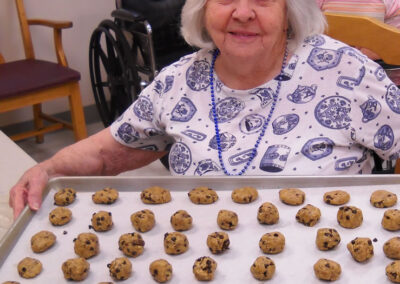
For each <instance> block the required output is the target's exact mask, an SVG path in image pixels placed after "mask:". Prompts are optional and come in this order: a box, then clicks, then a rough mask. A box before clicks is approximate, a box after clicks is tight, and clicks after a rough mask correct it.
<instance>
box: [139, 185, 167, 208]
mask: <svg viewBox="0 0 400 284" xmlns="http://www.w3.org/2000/svg"><path fill="white" fill-rule="evenodd" d="M140 199H142V202H143V203H146V204H162V203H167V202H170V201H171V193H170V192H169V190H168V189H165V188H162V187H160V186H151V187H149V188H146V189H145V190H143V191H142V193H141V194H140Z"/></svg>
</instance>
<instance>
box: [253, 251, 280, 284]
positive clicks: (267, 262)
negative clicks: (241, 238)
mask: <svg viewBox="0 0 400 284" xmlns="http://www.w3.org/2000/svg"><path fill="white" fill-rule="evenodd" d="M250 271H251V274H253V277H254V278H256V279H257V280H261V281H265V280H269V279H271V278H272V276H274V274H275V263H274V261H273V260H272V259H270V258H269V257H266V256H259V257H257V259H256V260H255V261H254V262H253V265H252V266H251V267H250Z"/></svg>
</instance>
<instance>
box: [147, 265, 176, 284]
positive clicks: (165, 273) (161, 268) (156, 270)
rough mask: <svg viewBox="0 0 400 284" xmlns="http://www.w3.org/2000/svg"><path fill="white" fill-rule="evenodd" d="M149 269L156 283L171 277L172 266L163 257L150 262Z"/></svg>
mask: <svg viewBox="0 0 400 284" xmlns="http://www.w3.org/2000/svg"><path fill="white" fill-rule="evenodd" d="M149 271H150V274H151V276H152V277H153V279H154V280H155V281H157V282H158V283H164V282H167V281H168V280H170V279H171V278H172V266H171V264H170V263H169V262H168V261H166V260H165V259H157V260H155V261H153V262H152V263H150V266H149Z"/></svg>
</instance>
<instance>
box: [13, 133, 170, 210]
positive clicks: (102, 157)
mask: <svg viewBox="0 0 400 284" xmlns="http://www.w3.org/2000/svg"><path fill="white" fill-rule="evenodd" d="M165 154H166V152H154V151H146V150H139V149H134V148H129V147H126V146H124V145H122V144H120V143H118V142H117V141H115V139H114V138H113V137H112V136H111V133H110V130H109V129H108V128H106V129H104V130H102V131H100V132H99V133H97V134H95V135H93V136H90V137H89V138H87V139H84V140H82V141H79V142H77V143H75V144H73V145H71V146H68V147H66V148H64V149H62V150H60V151H59V152H57V153H56V154H55V155H54V156H53V157H51V158H50V159H48V160H46V161H44V162H42V163H40V164H38V165H36V166H34V167H32V168H31V169H29V170H28V171H26V172H25V173H24V174H23V176H22V177H21V178H20V180H19V181H18V182H17V184H16V185H15V186H14V187H13V188H11V190H10V201H9V203H10V206H11V207H12V208H13V209H14V218H16V217H18V215H19V214H20V213H21V211H22V210H23V208H24V207H25V205H26V204H27V203H28V204H29V207H30V208H31V209H33V210H38V209H39V207H40V205H41V203H42V191H43V189H44V188H45V186H46V184H47V182H48V180H49V179H50V178H52V177H56V176H89V175H116V174H119V173H121V172H124V171H128V170H133V169H137V168H140V167H143V166H145V165H147V164H149V163H151V162H153V161H155V160H157V159H159V158H161V157H162V156H164V155H165Z"/></svg>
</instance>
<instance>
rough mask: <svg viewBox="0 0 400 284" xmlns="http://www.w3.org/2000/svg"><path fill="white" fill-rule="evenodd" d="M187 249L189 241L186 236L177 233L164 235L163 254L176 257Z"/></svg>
mask: <svg viewBox="0 0 400 284" xmlns="http://www.w3.org/2000/svg"><path fill="white" fill-rule="evenodd" d="M188 249H189V241H188V239H187V238H186V236H185V235H184V234H182V233H179V232H173V233H166V234H165V235H164V250H165V253H167V254H171V255H176V254H182V253H184V252H186V251H187V250H188Z"/></svg>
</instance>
